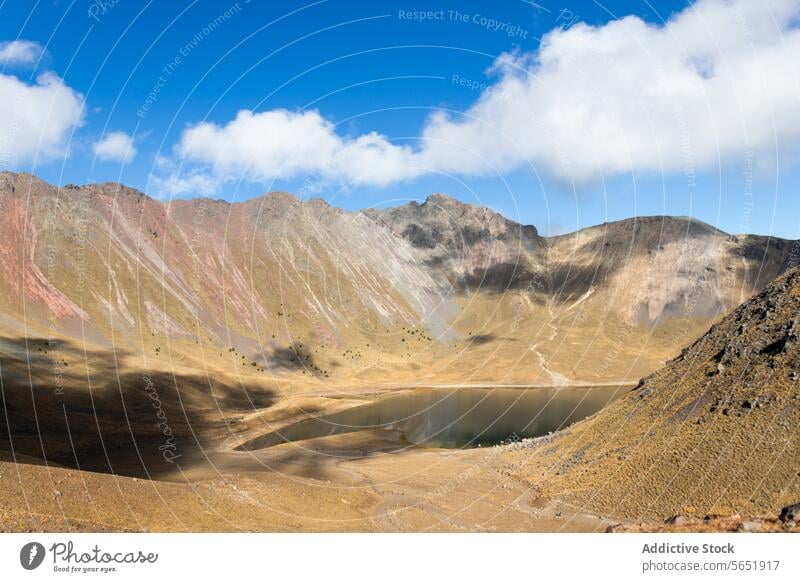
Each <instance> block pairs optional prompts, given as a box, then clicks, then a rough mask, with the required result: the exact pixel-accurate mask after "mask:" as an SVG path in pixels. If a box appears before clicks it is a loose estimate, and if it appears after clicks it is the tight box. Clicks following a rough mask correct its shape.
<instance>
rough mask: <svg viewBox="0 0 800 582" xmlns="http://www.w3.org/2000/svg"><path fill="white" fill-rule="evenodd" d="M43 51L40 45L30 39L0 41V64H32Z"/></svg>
mask: <svg viewBox="0 0 800 582" xmlns="http://www.w3.org/2000/svg"><path fill="white" fill-rule="evenodd" d="M43 52H44V49H43V48H42V45H40V44H39V43H36V42H33V41H30V40H11V41H7V42H0V65H6V66H13V65H33V64H34V63H36V61H37V60H39V58H40V57H41V56H42V53H43Z"/></svg>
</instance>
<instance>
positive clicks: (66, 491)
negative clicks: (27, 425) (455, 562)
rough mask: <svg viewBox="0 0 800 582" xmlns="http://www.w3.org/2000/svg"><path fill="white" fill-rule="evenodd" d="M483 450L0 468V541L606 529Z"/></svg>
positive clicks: (218, 456)
mask: <svg viewBox="0 0 800 582" xmlns="http://www.w3.org/2000/svg"><path fill="white" fill-rule="evenodd" d="M495 456H496V453H495V452H494V451H493V450H492V449H484V450H479V449H476V450H468V451H450V450H438V449H427V450H426V449H421V448H411V447H409V445H408V443H406V442H405V441H404V440H403V438H402V436H401V435H400V434H398V433H396V432H391V431H382V430H381V431H363V432H358V433H350V434H346V435H339V436H334V437H326V438H323V439H313V440H308V441H303V442H301V443H288V444H285V445H280V446H277V447H272V448H270V449H267V450H263V451H258V452H255V453H249V452H223V451H208V452H207V453H206V455H205V458H202V459H192V460H191V461H189V462H186V463H185V465H186V466H187V469H185V470H183V472H182V474H177V473H176V474H173V475H170V480H169V481H166V480H147V479H139V478H136V477H124V476H120V475H110V474H102V473H95V472H88V471H76V470H74V469H67V468H62V467H54V466H49V467H48V466H43V465H41V464H33V463H31V462H29V461H30V459H20V461H21V462H18V463H16V464H15V463H13V462H11V461H9V460H3V461H2V462H0V529H2V530H4V531H38V530H48V531H370V532H372V531H393V532H396V531H401V532H402V531H603V530H605V529H606V528H607V527H608V526H609V525H612V524H614V523H618V520H609V519H602V518H600V517H598V516H595V515H589V514H585V513H583V512H581V511H579V510H577V509H576V508H572V507H568V506H565V505H563V504H559V503H558V502H556V501H552V500H548V499H544V498H542V497H540V496H539V495H538V494H537V492H536V491H535V490H534V489H531V488H528V487H526V486H524V485H523V484H521V483H520V482H518V481H515V480H513V479H509V478H508V477H505V476H503V475H502V474H501V473H500V472H498V471H497V470H496V468H495V466H494V462H493V461H494V457H495Z"/></svg>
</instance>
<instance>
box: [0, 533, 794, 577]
mask: <svg viewBox="0 0 800 582" xmlns="http://www.w3.org/2000/svg"><path fill="white" fill-rule="evenodd" d="M798 550H800V537H798V536H796V535H792V534H549V535H548V534H35V533H32V534H3V535H0V579H2V580H49V579H55V580H64V579H67V578H70V579H97V578H102V579H108V580H112V579H113V580H120V581H122V580H143V579H155V580H166V579H170V580H186V579H187V578H186V577H187V576H195V577H198V578H197V579H198V580H214V579H215V577H217V576H219V577H220V580H234V579H235V578H231V577H232V576H248V577H250V576H253V575H256V576H258V578H256V579H258V580H275V579H280V580H282V581H289V580H314V579H319V580H324V581H325V582H336V581H340V580H341V581H346V582H354V581H359V580H370V581H374V580H381V581H382V582H385V581H394V580H397V581H403V582H408V581H409V580H419V581H428V580H435V579H439V580H442V581H444V580H458V582H467V581H471V580H475V581H478V580H479V581H481V582H486V581H487V580H514V581H517V580H578V579H581V578H578V577H584V576H585V580H610V579H613V580H615V581H616V580H619V581H624V580H648V579H652V580H667V579H680V580H775V581H777V580H793V581H794V580H798V579H800V577H798V576H800V569H798V566H800V558H798V553H799V552H798ZM179 577H180V578H179ZM222 577H224V578H222ZM244 579H245V578H242V580H244ZM247 579H250V578H247Z"/></svg>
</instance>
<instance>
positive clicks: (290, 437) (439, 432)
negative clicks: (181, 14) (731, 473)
mask: <svg viewBox="0 0 800 582" xmlns="http://www.w3.org/2000/svg"><path fill="white" fill-rule="evenodd" d="M630 389H631V386H581V387H559V388H430V389H420V390H415V391H411V392H404V393H402V394H398V395H396V396H389V397H386V398H382V399H380V400H377V401H375V402H371V403H369V404H364V405H362V406H356V407H354V408H350V409H347V410H344V411H341V412H335V413H332V414H328V415H326V416H320V417H317V418H311V419H306V420H303V421H300V422H297V423H295V424H291V425H289V426H287V427H285V428H283V429H281V430H280V431H275V432H271V433H267V434H265V435H262V436H260V437H257V438H255V439H253V440H251V441H250V442H248V443H245V444H244V445H242V446H241V447H240V449H243V450H254V449H261V448H265V447H271V446H274V445H277V444H281V443H284V442H287V441H300V440H305V439H310V438H318V437H324V436H329V435H335V434H342V433H347V432H353V431H359V430H365V429H376V428H377V429H380V428H383V429H387V430H399V431H402V432H403V434H404V435H405V438H406V440H408V441H409V442H410V443H412V444H416V445H424V446H430V447H441V448H464V447H476V446H479V445H483V446H485V445H494V444H498V443H500V442H502V441H504V440H507V439H509V438H512V439H513V438H517V437H518V438H527V437H536V436H541V435H544V434H547V433H549V432H551V431H554V430H559V429H561V428H564V427H566V426H569V425H570V424H572V423H573V422H576V421H578V420H581V419H583V418H586V417H587V416H590V415H592V414H594V413H595V412H597V411H598V410H600V409H601V408H603V407H604V406H606V405H608V404H610V403H611V402H613V401H614V400H615V399H617V398H619V397H620V396H622V395H623V394H625V393H626V392H627V391H629V390H630Z"/></svg>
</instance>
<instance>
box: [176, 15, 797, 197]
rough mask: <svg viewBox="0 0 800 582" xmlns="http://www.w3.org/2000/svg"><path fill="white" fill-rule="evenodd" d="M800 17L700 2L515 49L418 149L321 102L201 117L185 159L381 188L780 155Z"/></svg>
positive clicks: (791, 133)
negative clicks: (348, 129) (350, 129)
mask: <svg viewBox="0 0 800 582" xmlns="http://www.w3.org/2000/svg"><path fill="white" fill-rule="evenodd" d="M798 19H800V2H798V1H797V0H699V1H698V2H696V3H694V4H693V5H691V6H690V7H688V8H686V9H685V10H683V11H681V12H679V13H676V14H675V15H673V16H672V17H671V18H670V19H669V20H668V21H667V22H666V23H665V24H663V25H655V24H650V23H647V22H645V21H643V20H642V19H640V18H638V17H635V16H628V17H625V18H622V19H620V20H615V21H611V22H609V23H608V24H605V25H602V26H588V25H585V24H578V25H575V26H573V27H571V28H569V29H568V30H562V29H555V30H553V31H551V32H550V33H549V34H547V35H546V36H545V37H544V38H543V40H542V43H541V46H540V48H539V50H538V51H537V52H536V53H535V54H507V55H503V56H501V57H500V58H499V59H498V60H497V61H496V63H495V64H494V66H493V67H492V68H491V69H490V71H489V74H491V75H495V76H496V81H495V83H494V84H493V85H492V86H490V87H489V88H488V89H487V90H485V91H484V92H483V93H482V94H480V96H479V97H478V99H477V100H476V102H475V104H474V105H473V106H472V107H470V108H469V109H468V110H467V111H465V112H464V113H463V114H462V115H459V116H453V115H449V114H444V113H441V112H439V113H435V114H433V115H432V116H431V117H430V118H429V119H428V121H427V122H426V124H425V127H424V128H423V130H422V132H421V137H420V140H419V143H418V144H415V147H413V148H412V147H410V146H408V145H397V144H393V143H392V142H390V141H389V139H387V138H386V137H385V136H382V135H380V134H376V133H370V134H366V135H362V136H358V137H344V136H342V135H340V134H339V133H337V131H336V127H335V126H334V125H333V124H332V123H330V122H329V121H326V120H325V119H324V118H323V117H322V116H321V115H320V114H319V113H318V112H316V111H308V112H302V113H292V112H289V111H285V110H274V111H267V112H264V113H253V112H250V111H240V112H239V114H238V115H237V116H236V118H235V119H234V120H232V121H230V122H229V123H227V124H225V125H217V124H213V123H200V124H198V125H195V126H192V127H190V128H188V129H187V130H185V131H184V133H183V135H182V137H181V139H180V141H179V143H178V145H177V146H176V154H177V155H179V156H182V157H183V161H185V162H188V163H190V164H197V165H198V166H199V167H201V168H203V170H202V171H204V172H207V173H208V174H209V175H210V176H214V179H215V180H217V181H218V182H219V183H222V182H223V181H225V180H229V179H235V178H236V179H238V178H240V177H244V178H246V179H250V180H260V181H264V180H267V181H268V180H272V179H274V178H288V177H293V176H297V175H313V176H317V177H318V178H319V179H320V180H330V179H333V180H345V181H354V182H356V183H364V184H371V185H384V184H388V183H391V182H395V181H398V180H404V179H408V178H413V177H416V176H419V175H421V174H424V173H430V172H452V173H456V174H467V175H485V174H490V173H492V172H496V171H499V172H506V171H510V170H513V169H515V168H518V167H520V166H523V165H525V164H527V163H531V164H533V165H534V166H535V167H537V168H538V169H541V170H545V171H547V172H549V173H552V174H555V175H557V176H559V177H561V178H564V179H573V180H578V181H585V180H590V179H593V178H596V177H598V176H600V175H602V174H620V173H626V172H630V171H654V172H660V171H665V172H671V173H674V172H681V171H694V170H695V169H696V170H702V169H708V168H712V167H714V165H715V164H717V163H719V162H720V161H726V160H728V159H736V158H737V157H741V156H744V155H745V153H746V152H768V153H771V154H772V155H774V154H775V153H776V150H777V151H778V152H780V150H783V149H788V148H791V147H796V146H797V145H798V138H800V74H799V71H800V69H798V67H797V63H800V30H798V28H797V22H798ZM192 171H195V172H196V171H198V170H197V167H193V170H192Z"/></svg>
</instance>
